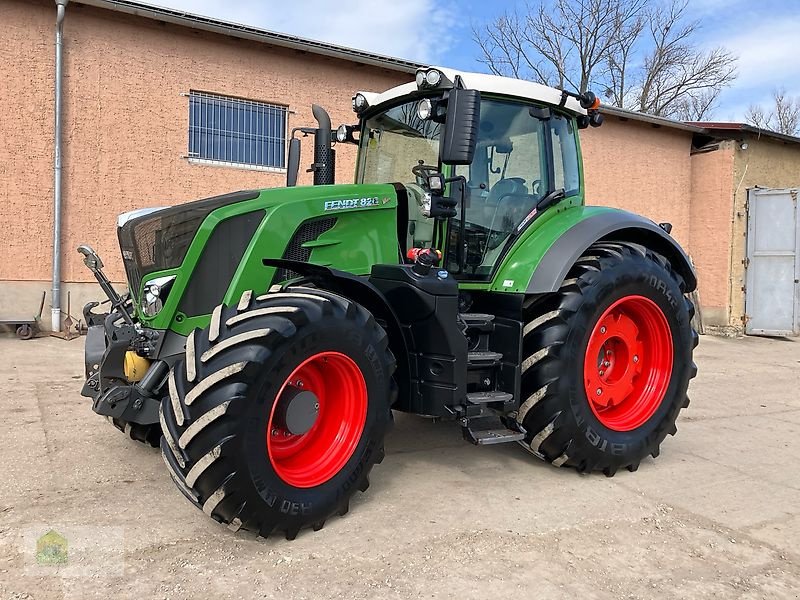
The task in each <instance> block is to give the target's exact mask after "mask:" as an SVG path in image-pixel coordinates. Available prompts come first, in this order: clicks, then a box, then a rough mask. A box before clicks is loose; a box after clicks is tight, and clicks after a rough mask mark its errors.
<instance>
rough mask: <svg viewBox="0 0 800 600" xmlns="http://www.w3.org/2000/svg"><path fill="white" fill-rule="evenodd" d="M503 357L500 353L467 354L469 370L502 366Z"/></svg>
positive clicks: (479, 352) (477, 352)
mask: <svg viewBox="0 0 800 600" xmlns="http://www.w3.org/2000/svg"><path fill="white" fill-rule="evenodd" d="M502 359H503V355H502V354H500V353H499V352H490V351H474V352H469V353H468V354H467V369H491V368H492V367H496V366H498V365H499V364H500V361H501V360H502Z"/></svg>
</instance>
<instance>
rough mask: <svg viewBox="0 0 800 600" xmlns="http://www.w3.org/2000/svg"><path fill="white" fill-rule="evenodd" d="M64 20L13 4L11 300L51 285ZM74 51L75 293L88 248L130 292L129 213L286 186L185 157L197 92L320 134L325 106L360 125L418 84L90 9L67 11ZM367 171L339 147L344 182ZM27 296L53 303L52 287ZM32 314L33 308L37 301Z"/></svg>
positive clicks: (67, 188)
mask: <svg viewBox="0 0 800 600" xmlns="http://www.w3.org/2000/svg"><path fill="white" fill-rule="evenodd" d="M55 14H56V10H55V5H54V4H53V3H52V2H45V1H44V0H0V15H2V18H0V20H1V21H2V35H0V65H2V68H0V107H2V111H3V117H2V118H0V222H2V223H3V224H4V225H5V227H6V228H7V231H8V233H7V235H6V240H5V243H3V244H0V282H3V283H0V286H2V287H5V288H6V290H5V293H6V294H9V288H8V286H9V285H10V284H9V283H8V282H10V281H14V282H23V281H28V282H47V281H48V280H49V279H50V276H51V262H52V223H53V221H52V198H53V184H52V179H53V174H52V164H53V157H52V152H53V150H52V148H53V85H54V83H53V82H54V79H53V69H54V58H53V55H54V33H55ZM64 42H65V80H64V85H65V88H64V89H65V102H64V142H65V144H64V147H65V154H64V174H63V177H64V210H63V227H64V230H63V231H64V235H63V241H62V247H63V251H64V262H63V280H64V281H65V282H67V283H69V282H88V281H91V275H90V274H89V272H88V271H87V270H86V269H85V268H84V267H83V265H82V263H81V261H80V260H79V258H80V257H79V256H78V254H77V253H76V252H74V249H75V248H76V247H77V246H78V245H79V244H80V243H89V244H91V245H93V246H94V247H95V249H96V250H98V252H100V253H101V254H102V255H103V256H104V257H105V258H106V260H107V263H108V265H107V266H108V274H109V276H110V277H111V278H112V279H114V280H116V281H121V280H123V271H122V268H121V263H120V261H119V259H118V254H119V250H118V247H117V241H116V218H117V215H118V214H119V213H121V212H124V211H127V210H131V209H134V208H140V207H145V206H162V205H168V204H176V203H180V202H185V201H187V200H192V199H196V198H201V197H206V196H210V195H214V194H217V193H223V192H229V191H232V190H237V189H249V188H260V187H271V186H279V185H283V183H284V182H285V174H282V173H267V172H261V171H251V170H242V169H236V168H226V167H219V166H207V165H196V164H190V163H189V162H188V160H187V159H185V158H182V157H183V156H185V155H186V153H187V151H188V98H187V97H185V96H183V95H181V94H183V93H186V92H188V91H189V90H193V89H194V90H202V91H207V92H214V93H220V94H226V95H232V96H237V97H243V98H248V99H252V100H259V101H266V102H273V103H276V104H283V105H287V106H288V108H289V110H290V111H291V112H290V114H289V127H297V126H312V125H314V124H315V121H314V119H313V117H312V115H311V104H312V102H316V103H319V104H321V105H323V106H324V107H326V108H327V109H328V110H329V112H330V115H331V120H332V122H333V124H334V127H335V126H337V125H338V124H339V123H343V122H347V123H350V122H352V121H353V120H354V115H353V113H352V109H351V107H350V98H351V96H352V95H353V93H354V92H355V91H357V90H362V89H363V90H375V91H380V90H383V89H387V88H389V87H392V86H394V85H397V84H398V83H403V82H406V81H409V80H410V79H411V75H408V74H402V73H397V72H391V71H388V70H383V69H378V68H372V67H368V66H362V65H358V64H355V63H351V62H347V61H343V60H337V59H332V58H326V57H320V56H316V55H313V54H303V53H300V52H295V51H291V50H286V49H280V48H274V47H270V46H267V45H264V44H258V43H254V42H249V41H246V40H240V39H235V38H230V37H225V36H221V35H214V34H210V33H204V32H199V31H194V30H191V29H186V28H181V27H176V26H171V25H165V24H160V23H158V22H156V21H152V20H148V19H139V18H135V17H130V16H128V15H121V14H117V13H114V12H110V11H103V10H99V9H94V8H90V7H86V6H82V5H80V4H70V5H69V6H68V7H67V13H66V20H65V23H64ZM303 148H304V150H303V157H302V161H301V177H300V183H301V184H302V183H310V175H308V174H306V173H305V169H306V168H307V166H308V165H309V164H310V163H311V162H312V159H311V154H312V150H311V143H310V138H309V139H308V140H306V141H305V143H304V145H303ZM354 160H355V152H354V148H353V147H351V146H349V147H344V148H341V147H340V148H339V152H338V156H337V178H338V181H352V177H353V167H354ZM23 287H24V289H28V288H31V289H35V290H37V292H36V294H40V293H41V291H40V290H42V289H45V288H46V287H49V286H48V285H46V284H39V283H37V284H36V285H33V284H31V285H29V286H27V287H25V286H23ZM20 289H22V288H20ZM3 294H4V290H0V300H1V299H2V298H3ZM36 294H34V295H36ZM64 302H66V300H65V301H64ZM20 303H21V304H24V305H25V306H29V305H30V304H31V300H30V299H29V298H28V297H27V293H26V295H25V298H24V300H21V301H20ZM33 304H38V302H33ZM4 308H5V307H4ZM0 312H4V311H3V310H0Z"/></svg>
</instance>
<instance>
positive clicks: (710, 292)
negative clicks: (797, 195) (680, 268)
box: [690, 141, 734, 326]
mask: <svg viewBox="0 0 800 600" xmlns="http://www.w3.org/2000/svg"><path fill="white" fill-rule="evenodd" d="M733 147H734V143H733V142H730V141H726V142H722V143H721V144H720V146H719V149H717V150H714V151H712V152H704V153H698V154H694V155H692V170H691V174H692V194H691V208H690V215H691V222H692V230H691V239H690V246H691V253H692V259H693V260H694V263H695V267H696V269H697V276H698V280H699V281H700V282H701V286H700V300H701V304H702V306H703V319H704V321H705V322H706V323H707V324H709V325H722V326H726V325H728V324H729V320H730V314H729V309H730V291H729V287H730V261H731V235H732V228H731V219H732V213H733V186H734V182H733Z"/></svg>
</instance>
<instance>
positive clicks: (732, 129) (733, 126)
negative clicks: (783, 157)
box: [692, 121, 800, 144]
mask: <svg viewBox="0 0 800 600" xmlns="http://www.w3.org/2000/svg"><path fill="white" fill-rule="evenodd" d="M692 125H697V126H699V127H702V128H703V129H705V131H706V132H707V133H708V135H711V136H713V135H714V134H715V132H726V133H728V134H733V133H749V134H751V135H755V136H756V137H762V136H763V137H768V138H773V139H776V140H780V141H782V142H788V143H790V144H800V137H796V136H793V135H786V134H785V133H778V132H777V131H770V130H769V129H762V128H760V127H756V126H754V125H750V124H748V123H730V122H721V121H696V122H694V123H692Z"/></svg>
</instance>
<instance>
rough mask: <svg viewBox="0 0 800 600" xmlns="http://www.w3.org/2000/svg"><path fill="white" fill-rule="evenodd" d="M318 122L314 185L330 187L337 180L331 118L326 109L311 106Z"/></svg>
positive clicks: (313, 169)
mask: <svg viewBox="0 0 800 600" xmlns="http://www.w3.org/2000/svg"><path fill="white" fill-rule="evenodd" d="M311 112H312V113H313V115H314V118H315V119H316V120H317V130H316V131H315V132H314V164H313V165H311V170H312V171H314V185H330V184H332V183H334V180H335V179H336V151H335V150H334V149H333V148H332V147H331V118H330V117H329V116H328V113H327V112H325V109H324V108H322V107H321V106H319V105H317V104H313V105H312V106H311Z"/></svg>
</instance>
